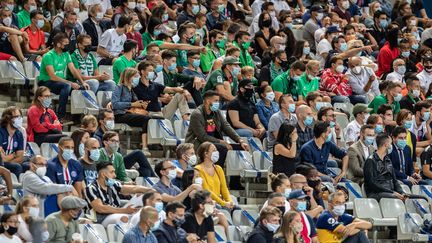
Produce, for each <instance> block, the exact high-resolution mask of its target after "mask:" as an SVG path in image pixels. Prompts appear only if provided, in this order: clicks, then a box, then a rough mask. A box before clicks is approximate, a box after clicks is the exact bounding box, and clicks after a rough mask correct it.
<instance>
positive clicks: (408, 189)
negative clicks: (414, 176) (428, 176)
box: [400, 183, 411, 194]
mask: <svg viewBox="0 0 432 243" xmlns="http://www.w3.org/2000/svg"><path fill="white" fill-rule="evenodd" d="M400 186H401V187H402V191H403V192H404V193H406V194H411V189H410V188H409V186H407V185H405V184H403V183H402V184H401V185H400Z"/></svg>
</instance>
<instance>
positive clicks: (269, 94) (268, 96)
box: [266, 92, 275, 101]
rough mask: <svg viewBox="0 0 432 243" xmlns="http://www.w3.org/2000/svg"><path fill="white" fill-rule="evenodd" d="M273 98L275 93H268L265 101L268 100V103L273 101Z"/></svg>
mask: <svg viewBox="0 0 432 243" xmlns="http://www.w3.org/2000/svg"><path fill="white" fill-rule="evenodd" d="M274 98H275V93H274V92H268V93H267V94H266V99H267V100H269V101H273V100H274Z"/></svg>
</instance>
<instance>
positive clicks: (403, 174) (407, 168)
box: [389, 127, 425, 187]
mask: <svg viewBox="0 0 432 243" xmlns="http://www.w3.org/2000/svg"><path fill="white" fill-rule="evenodd" d="M392 138H393V144H392V146H393V150H392V153H390V154H389V157H390V160H391V162H392V164H393V168H394V173H395V177H396V179H398V180H400V181H402V182H403V183H405V184H406V185H408V186H409V187H412V186H413V185H417V184H425V182H423V181H421V176H420V175H419V174H417V173H415V171H414V167H413V160H412V158H413V157H412V154H411V149H410V147H409V146H407V139H406V138H407V131H406V130H405V128H403V127H396V128H395V129H394V130H393V132H392Z"/></svg>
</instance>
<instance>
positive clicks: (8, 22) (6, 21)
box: [3, 17, 12, 27]
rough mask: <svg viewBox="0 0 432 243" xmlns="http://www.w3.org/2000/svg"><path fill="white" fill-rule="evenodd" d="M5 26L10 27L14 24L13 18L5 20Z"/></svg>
mask: <svg viewBox="0 0 432 243" xmlns="http://www.w3.org/2000/svg"><path fill="white" fill-rule="evenodd" d="M3 24H4V25H6V26H7V27H9V26H10V25H11V24H12V18H11V17H6V18H4V19H3Z"/></svg>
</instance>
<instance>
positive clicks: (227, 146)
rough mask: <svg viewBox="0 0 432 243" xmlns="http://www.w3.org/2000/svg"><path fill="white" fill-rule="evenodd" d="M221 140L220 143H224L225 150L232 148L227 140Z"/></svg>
mask: <svg viewBox="0 0 432 243" xmlns="http://www.w3.org/2000/svg"><path fill="white" fill-rule="evenodd" d="M220 141H221V142H220V143H221V144H223V145H225V147H226V148H227V150H232V146H231V144H229V143H228V142H227V141H225V140H223V139H222V140H220Z"/></svg>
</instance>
